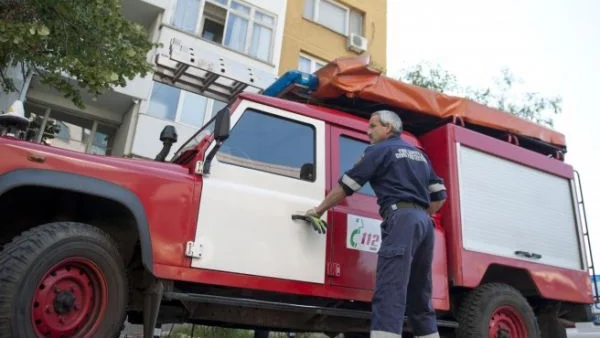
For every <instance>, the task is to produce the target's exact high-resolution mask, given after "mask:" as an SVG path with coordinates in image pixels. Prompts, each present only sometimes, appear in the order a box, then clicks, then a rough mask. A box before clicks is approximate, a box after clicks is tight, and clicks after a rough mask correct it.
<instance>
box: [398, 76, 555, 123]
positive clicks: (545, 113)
mask: <svg viewBox="0 0 600 338" xmlns="http://www.w3.org/2000/svg"><path fill="white" fill-rule="evenodd" d="M400 80H401V81H403V82H406V83H410V84H413V85H416V86H420V87H424V88H428V89H431V90H435V91H438V92H440V93H444V94H449V95H456V96H461V97H465V98H468V99H470V100H473V101H475V102H478V103H480V104H483V105H486V106H489V107H492V108H496V109H498V110H501V111H505V112H508V113H511V114H514V115H516V116H519V117H522V118H525V119H528V120H531V121H533V122H535V123H538V124H541V125H546V126H549V127H552V126H553V125H554V123H553V119H552V115H556V114H559V113H561V111H562V98H561V97H560V96H555V97H545V96H542V95H541V94H539V93H537V92H529V91H525V92H521V91H519V90H518V89H517V88H516V85H518V84H519V83H522V81H518V80H517V78H516V77H515V75H513V74H512V73H511V72H510V71H509V70H508V69H502V71H501V76H500V77H499V78H496V79H494V81H493V84H494V85H493V86H491V87H487V88H472V87H469V86H461V85H459V82H458V80H457V78H456V76H455V75H454V74H452V73H450V72H448V71H447V70H444V69H442V67H441V66H440V65H438V64H434V65H429V64H417V65H415V66H413V67H409V68H407V69H404V70H403V72H402V74H401V76H400Z"/></svg>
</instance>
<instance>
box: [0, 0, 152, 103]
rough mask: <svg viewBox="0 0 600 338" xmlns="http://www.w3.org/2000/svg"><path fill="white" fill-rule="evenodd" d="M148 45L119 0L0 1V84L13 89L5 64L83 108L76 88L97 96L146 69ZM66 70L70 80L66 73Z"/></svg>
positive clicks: (143, 33)
mask: <svg viewBox="0 0 600 338" xmlns="http://www.w3.org/2000/svg"><path fill="white" fill-rule="evenodd" d="M153 46H154V44H153V43H151V42H150V41H149V40H148V37H147V33H146V32H145V30H144V28H143V27H142V26H140V25H138V24H135V23H133V22H129V21H128V20H126V19H125V18H124V17H123V16H122V14H121V12H120V0H85V1H82V0H77V1H73V0H0V83H1V85H2V89H3V90H4V92H7V93H8V92H15V91H18V90H20V88H16V87H15V84H14V79H13V78H11V77H9V76H8V75H7V73H8V72H7V69H9V68H10V67H18V66H19V65H20V66H21V70H22V72H23V76H24V78H25V77H27V76H30V75H32V74H33V73H32V72H35V74H37V76H39V78H40V81H41V82H42V83H44V84H47V85H49V86H51V87H53V88H55V89H57V90H59V91H60V92H61V93H62V94H63V95H64V96H65V97H66V98H68V99H71V100H72V101H73V103H74V104H75V105H77V106H78V107H80V108H84V104H83V100H82V97H81V93H80V89H85V90H87V91H88V92H89V93H90V94H92V95H95V96H97V95H100V94H102V93H103V92H105V91H106V90H108V89H110V88H111V87H112V86H125V85H126V83H127V79H129V80H131V79H133V78H134V77H135V76H136V75H138V74H139V75H142V76H143V75H145V74H146V73H147V72H149V71H150V70H151V69H152V65H151V64H149V63H148V62H147V61H146V55H147V53H148V51H150V50H151V48H152V47H153ZM63 74H68V75H69V76H70V77H71V78H72V79H69V78H66V77H64V76H63Z"/></svg>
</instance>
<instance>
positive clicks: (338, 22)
mask: <svg viewBox="0 0 600 338" xmlns="http://www.w3.org/2000/svg"><path fill="white" fill-rule="evenodd" d="M304 17H305V18H307V19H309V20H312V21H315V22H318V23H320V24H321V25H323V26H325V27H328V28H330V29H332V30H334V31H336V32H338V33H340V34H343V35H350V33H354V34H358V35H360V36H362V35H363V21H364V19H363V18H364V15H363V13H361V12H359V11H357V10H355V9H352V8H349V7H346V6H344V5H342V4H340V3H338V2H335V1H331V0H304Z"/></svg>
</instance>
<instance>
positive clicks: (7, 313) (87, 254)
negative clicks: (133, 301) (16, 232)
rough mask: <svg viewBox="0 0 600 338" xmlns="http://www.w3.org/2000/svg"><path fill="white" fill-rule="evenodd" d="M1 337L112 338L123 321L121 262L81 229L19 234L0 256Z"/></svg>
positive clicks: (112, 248)
mask: <svg viewBox="0 0 600 338" xmlns="http://www.w3.org/2000/svg"><path fill="white" fill-rule="evenodd" d="M0 266H2V270H0V281H1V282H2V294H1V295H0V337H27V338H28V337H52V338H55V337H56V338H59V337H72V336H77V337H116V336H118V335H119V333H120V332H121V329H122V325H123V323H124V321H125V309H126V304H127V287H126V279H125V269H124V267H123V261H122V259H121V257H120V255H119V251H118V249H117V246H116V245H115V244H114V242H113V241H112V239H111V238H110V237H109V236H108V235H107V234H105V233H104V232H103V231H101V230H100V229H98V228H95V227H93V226H90V225H87V224H82V223H71V222H60V223H49V224H44V225H41V226H39V227H36V228H34V229H32V230H29V231H25V232H23V233H22V234H21V235H20V236H18V237H16V238H14V239H13V241H12V242H10V243H8V244H6V245H5V246H4V249H3V251H2V252H1V253H0Z"/></svg>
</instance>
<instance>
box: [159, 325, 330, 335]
mask: <svg viewBox="0 0 600 338" xmlns="http://www.w3.org/2000/svg"><path fill="white" fill-rule="evenodd" d="M170 326H171V324H165V325H163V327H162V334H161V336H162V337H171V338H253V337H254V331H253V330H242V329H228V328H223V327H212V326H203V325H196V326H195V327H194V330H193V331H194V332H193V333H194V336H193V337H192V325H189V324H185V325H175V327H174V328H173V330H170V329H171V328H170ZM340 336H341V335H340ZM287 337H288V335H287V334H286V333H283V332H270V333H269V338H287ZM326 337H327V336H325V335H324V334H319V333H297V334H296V338H326Z"/></svg>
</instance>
